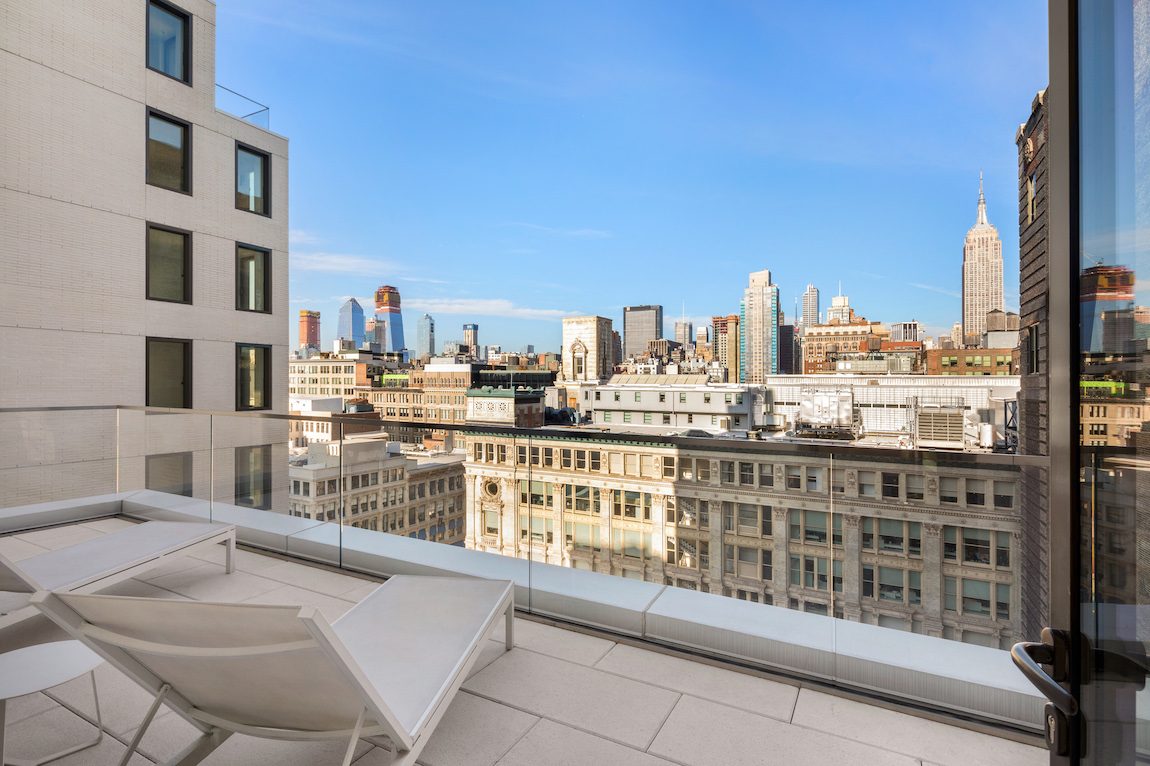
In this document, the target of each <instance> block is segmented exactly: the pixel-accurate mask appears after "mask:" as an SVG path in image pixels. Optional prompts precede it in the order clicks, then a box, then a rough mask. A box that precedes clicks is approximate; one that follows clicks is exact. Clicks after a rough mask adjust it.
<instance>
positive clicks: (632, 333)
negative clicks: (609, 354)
mask: <svg viewBox="0 0 1150 766" xmlns="http://www.w3.org/2000/svg"><path fill="white" fill-rule="evenodd" d="M662 337H663V307H662V306H624V307H623V355H624V356H627V357H634V356H639V355H640V354H642V353H644V352H646V351H647V344H648V343H650V342H651V341H653V340H658V339H659V338H662Z"/></svg>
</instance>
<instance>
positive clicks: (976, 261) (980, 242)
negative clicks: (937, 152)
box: [962, 173, 1005, 337]
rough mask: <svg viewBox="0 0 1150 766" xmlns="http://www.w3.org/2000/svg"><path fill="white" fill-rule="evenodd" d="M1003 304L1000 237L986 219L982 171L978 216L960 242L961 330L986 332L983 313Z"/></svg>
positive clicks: (1000, 308) (979, 177) (973, 334)
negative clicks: (964, 238)
mask: <svg viewBox="0 0 1150 766" xmlns="http://www.w3.org/2000/svg"><path fill="white" fill-rule="evenodd" d="M1004 306H1005V304H1004V303H1003V297H1002V240H1001V239H1000V238H999V236H998V229H996V228H995V227H994V225H993V224H991V223H990V222H989V221H987V220H986V196H985V195H984V194H983V193H982V173H979V174H978V220H977V221H975V224H974V226H972V227H970V231H968V232H967V233H966V241H965V242H964V243H963V245H962V332H963V334H964V335H965V336H966V337H971V336H977V335H982V333H984V332H986V314H987V312H988V311H992V310H994V309H998V310H999V311H1002V310H1003V308H1004Z"/></svg>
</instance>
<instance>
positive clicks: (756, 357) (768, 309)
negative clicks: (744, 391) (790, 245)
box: [739, 269, 779, 383]
mask: <svg viewBox="0 0 1150 766" xmlns="http://www.w3.org/2000/svg"><path fill="white" fill-rule="evenodd" d="M778 329H779V286H778V285H775V284H772V283H771V272H770V271H769V270H768V269H763V270H762V271H754V272H751V276H750V285H749V286H748V287H747V289H746V290H744V291H743V301H742V303H741V304H740V316H739V341H740V342H739V369H740V372H739V382H740V383H765V382H766V377H767V376H768V375H774V374H777V373H778V371H779V331H778Z"/></svg>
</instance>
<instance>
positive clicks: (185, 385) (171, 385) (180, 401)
mask: <svg viewBox="0 0 1150 766" xmlns="http://www.w3.org/2000/svg"><path fill="white" fill-rule="evenodd" d="M146 356H147V360H146V362H145V364H146V367H147V372H146V373H145V374H146V377H147V380H146V382H145V386H144V387H145V388H146V389H147V392H146V397H145V400H144V404H145V405H147V406H148V407H182V408H191V406H192V342H191V341H190V340H178V339H175V338H148V340H147V351H146Z"/></svg>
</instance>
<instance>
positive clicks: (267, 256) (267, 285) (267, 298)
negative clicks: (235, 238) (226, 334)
mask: <svg viewBox="0 0 1150 766" xmlns="http://www.w3.org/2000/svg"><path fill="white" fill-rule="evenodd" d="M241 247H242V248H244V249H247V250H254V251H256V252H258V253H262V254H263V256H264V305H265V306H266V308H262V309H249V308H244V307H243V306H242V305H240V303H241V300H242V296H243V291H242V289H241V288H242V287H243V286H242V284H241V279H242V278H241V276H240V248H241ZM235 266H236V311H247V312H248V313H251V314H271V313H272V251H271V248H268V247H260V246H259V245H249V244H248V243H247V242H236V261H235Z"/></svg>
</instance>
